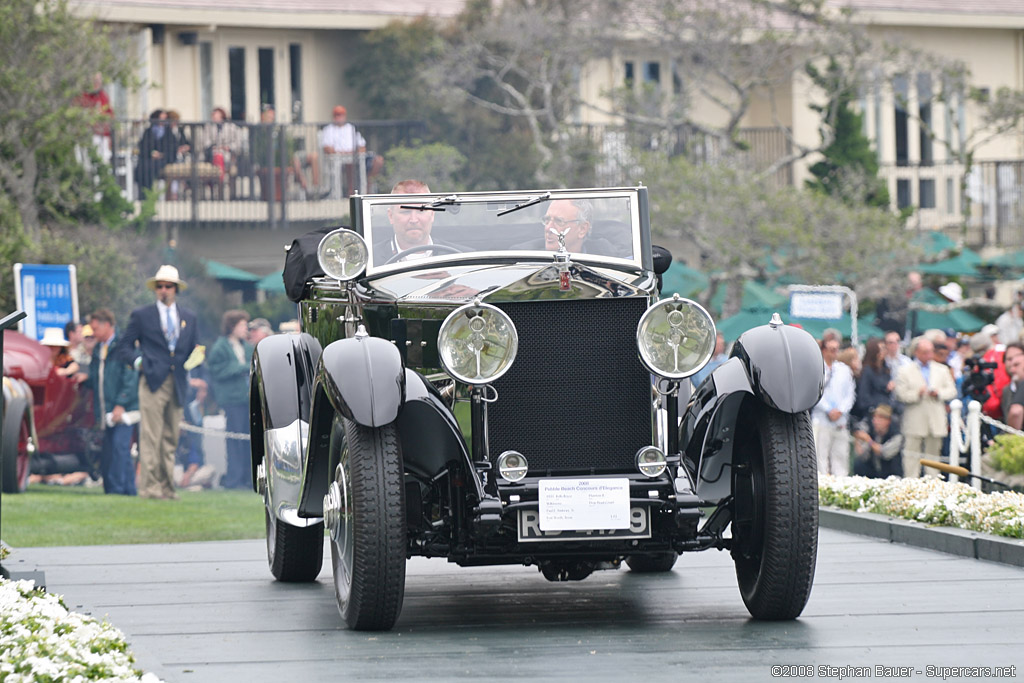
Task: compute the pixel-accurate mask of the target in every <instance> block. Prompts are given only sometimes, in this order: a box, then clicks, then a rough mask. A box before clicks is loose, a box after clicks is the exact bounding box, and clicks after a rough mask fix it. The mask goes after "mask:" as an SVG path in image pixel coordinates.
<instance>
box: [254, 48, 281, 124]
mask: <svg viewBox="0 0 1024 683" xmlns="http://www.w3.org/2000/svg"><path fill="white" fill-rule="evenodd" d="M258 57H259V69H260V109H263V105H264V104H269V105H270V106H271V107H274V108H276V107H277V104H276V103H277V97H276V93H275V92H274V48H272V47H261V48H260V49H259V53H258Z"/></svg>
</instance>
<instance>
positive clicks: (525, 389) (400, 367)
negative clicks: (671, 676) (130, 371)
mask: <svg viewBox="0 0 1024 683" xmlns="http://www.w3.org/2000/svg"><path fill="white" fill-rule="evenodd" d="M351 215H352V226H351V229H347V228H339V229H337V230H333V231H330V232H328V231H326V230H325V231H323V233H324V236H323V238H322V240H320V239H319V237H320V236H316V241H317V242H318V244H319V246H318V249H317V258H316V261H315V262H314V259H313V258H312V255H311V254H310V253H308V252H309V251H311V248H310V246H309V240H308V239H307V241H306V242H303V241H302V240H297V241H296V243H295V244H294V245H293V247H292V250H291V252H290V253H289V254H288V257H287V265H286V269H285V279H286V284H287V285H289V288H290V290H291V296H293V298H295V299H296V300H297V301H298V302H299V304H300V319H301V324H302V330H303V331H302V332H301V333H299V334H292V335H279V336H274V337H270V338H268V339H266V340H264V341H262V342H260V344H259V345H258V347H257V348H256V352H255V355H254V358H253V372H252V380H251V381H252V384H251V390H250V402H251V414H252V458H253V473H254V474H253V486H254V489H255V490H256V491H257V492H258V493H260V494H261V495H262V496H263V498H264V501H265V504H266V523H267V550H268V557H269V562H270V569H271V572H272V573H273V575H274V576H275V577H276V578H277V579H279V580H281V581H312V580H314V579H315V578H316V577H317V575H318V573H319V571H320V569H321V563H322V557H323V536H324V529H325V527H326V530H327V532H328V535H329V543H330V548H331V558H332V564H333V574H334V585H335V590H336V595H337V602H338V607H339V608H340V611H341V614H342V617H343V618H344V620H345V622H346V623H347V624H348V626H349V627H350V628H353V629H367V630H379V629H389V628H391V627H392V626H393V625H394V624H395V622H396V620H397V619H398V617H399V614H400V611H401V608H402V601H403V596H404V587H405V563H406V560H407V558H409V557H412V556H414V555H419V556H425V557H438V558H446V559H447V560H448V561H449V562H454V563H456V564H459V565H462V566H478V565H494V564H527V565H536V566H537V567H538V568H539V569H540V571H541V572H542V573H543V575H544V576H545V577H546V578H547V579H550V580H552V581H556V580H557V581H564V580H576V579H583V578H585V577H587V576H588V575H589V574H590V573H591V572H593V571H594V570H605V569H618V568H619V567H620V566H621V564H622V562H623V561H624V562H625V563H626V565H628V567H629V568H630V569H631V570H632V571H634V572H666V571H670V570H671V569H672V567H673V565H674V564H675V562H676V558H677V557H678V555H679V554H680V553H682V552H686V551H696V550H707V549H711V548H717V549H728V550H729V551H730V552H731V553H732V556H733V558H734V559H735V564H736V574H737V577H738V580H739V586H740V589H741V593H742V597H743V601H744V602H745V603H746V605H747V608H748V609H749V611H750V613H751V614H752V615H753V616H754V617H755V618H758V619H793V618H795V617H797V616H798V615H799V614H800V613H801V611H802V610H803V607H804V605H805V604H806V601H807V598H808V595H809V593H810V590H811V584H812V581H813V576H814V567H815V560H816V553H817V533H818V507H817V505H818V494H817V474H816V468H815V457H814V445H813V439H812V435H811V427H810V421H809V417H808V411H809V409H810V408H811V407H812V406H813V405H814V404H815V403H816V402H817V401H818V399H819V397H820V395H821V392H822V382H823V364H822V358H821V354H820V352H819V350H818V346H817V344H816V343H815V341H814V340H813V339H812V338H811V336H810V335H809V334H807V333H806V332H804V331H802V330H800V329H797V328H794V327H788V326H785V325H783V324H782V323H781V322H780V321H779V319H778V317H777V316H776V317H775V318H774V319H773V320H771V321H769V320H766V321H765V325H764V326H762V327H758V328H755V329H753V330H750V331H749V332H747V333H746V334H744V335H743V336H742V337H741V338H740V339H739V341H738V342H737V343H736V344H735V347H734V350H733V352H732V356H731V358H729V360H728V361H726V362H725V363H724V364H722V365H721V366H719V367H718V368H717V369H716V370H715V371H714V372H713V373H712V374H711V375H710V377H709V378H708V379H706V380H705V381H704V382H703V383H702V384H701V385H700V386H698V387H695V388H692V391H691V387H690V381H689V379H688V377H690V376H691V375H693V374H694V373H696V372H697V371H698V370H699V369H700V368H701V367H703V366H704V365H705V364H706V363H707V362H708V360H709V358H710V357H711V355H712V352H713V349H714V342H715V327H714V323H713V321H712V319H711V317H710V316H709V315H708V313H707V312H706V311H705V310H704V309H703V308H702V307H701V306H699V305H698V304H696V303H695V302H693V301H689V300H687V299H684V298H680V297H679V296H678V295H669V296H665V297H663V298H660V297H659V291H658V272H659V271H663V270H664V269H665V268H667V267H668V263H669V261H670V260H671V256H668V255H667V253H666V252H664V250H660V249H659V248H657V247H653V246H652V243H651V227H650V222H649V215H648V195H647V190H646V189H645V188H643V187H636V188H611V189H588V190H549V191H524V192H489V193H479V192H477V193H465V194H449V195H446V194H405V195H366V196H357V197H353V198H352V201H351ZM410 244H411V245H413V246H409V245H410ZM304 245H305V246H304ZM666 257H667V258H666ZM680 397H682V399H681V398H680Z"/></svg>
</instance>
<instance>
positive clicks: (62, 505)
mask: <svg viewBox="0 0 1024 683" xmlns="http://www.w3.org/2000/svg"><path fill="white" fill-rule="evenodd" d="M178 495H179V496H181V499H180V500H148V499H144V498H136V497H134V496H132V497H128V496H113V495H112V496H107V495H104V494H103V490H102V489H87V488H82V487H79V486H74V487H60V486H46V485H42V484H40V485H33V486H30V487H29V490H28V491H27V492H26V493H22V494H19V495H7V494H5V495H4V496H3V520H2V524H3V527H2V528H0V533H2V535H3V540H4V543H6V544H7V545H9V546H11V547H14V548H18V547H23V548H24V547H31V546H54V545H106V544H118V543H182V542H185V541H221V540H232V539H243V538H262V537H263V535H264V526H263V525H264V521H263V501H262V499H261V498H260V497H259V496H258V495H256V494H255V493H252V492H251V491H194V492H190V491H179V492H178Z"/></svg>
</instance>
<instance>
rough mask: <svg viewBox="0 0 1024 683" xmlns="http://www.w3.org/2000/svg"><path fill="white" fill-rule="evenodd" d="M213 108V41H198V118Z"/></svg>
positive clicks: (206, 114)
mask: <svg viewBox="0 0 1024 683" xmlns="http://www.w3.org/2000/svg"><path fill="white" fill-rule="evenodd" d="M212 110H213V43H211V42H209V41H203V42H201V43H199V118H205V117H207V116H209V115H210V112H211V111H212Z"/></svg>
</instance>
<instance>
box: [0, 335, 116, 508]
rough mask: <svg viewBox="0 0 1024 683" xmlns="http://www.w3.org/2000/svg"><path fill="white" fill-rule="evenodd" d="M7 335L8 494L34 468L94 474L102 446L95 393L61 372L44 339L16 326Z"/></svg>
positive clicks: (3, 458)
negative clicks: (95, 416) (98, 449)
mask: <svg viewBox="0 0 1024 683" xmlns="http://www.w3.org/2000/svg"><path fill="white" fill-rule="evenodd" d="M3 334H4V346H3V349H4V374H3V394H4V412H3V420H4V423H3V443H0V465H2V467H3V491H4V493H17V492H20V491H24V490H25V488H26V487H27V486H28V479H29V474H30V473H35V474H64V473H68V472H80V471H86V472H90V473H92V472H93V471H94V470H95V465H94V463H96V462H97V458H96V453H97V447H98V445H99V444H98V443H97V438H98V433H97V432H96V430H94V429H93V427H94V419H93V413H92V392H91V391H89V390H86V389H83V388H81V387H79V386H78V385H77V384H76V383H75V381H74V379H73V378H72V377H61V376H60V375H58V374H57V371H56V368H55V367H54V366H53V364H52V363H51V361H50V351H49V349H47V348H46V347H45V346H43V345H42V344H40V343H39V342H37V341H35V340H34V339H30V338H29V337H26V336H25V335H23V334H21V333H19V332H15V331H13V330H5V331H4V333H3Z"/></svg>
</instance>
